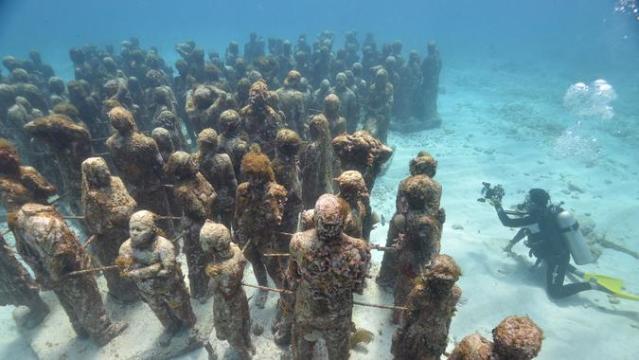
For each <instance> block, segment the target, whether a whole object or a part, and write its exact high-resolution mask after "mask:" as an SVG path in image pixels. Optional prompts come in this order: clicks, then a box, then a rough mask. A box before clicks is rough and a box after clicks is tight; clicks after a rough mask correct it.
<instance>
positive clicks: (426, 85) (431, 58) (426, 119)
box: [422, 41, 442, 128]
mask: <svg viewBox="0 0 639 360" xmlns="http://www.w3.org/2000/svg"><path fill="white" fill-rule="evenodd" d="M441 70H442V59H441V56H440V55H439V49H438V48H437V44H436V43H435V42H434V41H429V42H428V55H426V57H425V58H424V60H423V61H422V93H423V96H424V98H423V101H424V107H423V123H424V125H425V126H426V127H427V128H434V127H438V126H440V125H441V123H442V119H441V117H440V116H439V112H438V110H437V98H438V94H439V74H440V73H441Z"/></svg>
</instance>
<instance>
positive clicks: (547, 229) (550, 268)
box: [496, 206, 592, 299]
mask: <svg viewBox="0 0 639 360" xmlns="http://www.w3.org/2000/svg"><path fill="white" fill-rule="evenodd" d="M496 209H497V215H498V216H499V220H500V221H501V223H502V224H503V225H504V226H508V227H515V228H516V227H528V230H527V236H528V242H527V245H528V246H529V247H530V253H531V254H532V255H535V256H536V257H537V258H539V259H541V260H544V261H545V262H546V265H547V270H546V290H547V291H548V295H550V297H552V298H554V299H560V298H565V297H568V296H571V295H574V294H576V293H578V292H581V291H585V290H590V289H592V286H591V285H590V283H587V282H580V283H572V284H566V285H564V280H565V278H566V272H571V273H572V272H575V271H576V270H577V269H576V268H575V267H574V266H572V265H570V251H569V250H568V247H567V246H566V244H565V242H564V240H563V239H562V237H561V233H560V232H559V228H558V227H557V226H556V224H555V223H554V221H553V220H554V217H555V214H556V212H555V211H552V210H551V208H546V209H543V210H541V211H534V212H531V213H529V214H527V215H526V216H524V217H521V218H510V217H508V214H506V212H505V211H504V209H502V207H501V206H498V207H497V208H496ZM535 226H537V227H538V229H535ZM531 228H532V229H531ZM520 239H521V238H519V239H518V240H520ZM518 240H517V241H518Z"/></svg>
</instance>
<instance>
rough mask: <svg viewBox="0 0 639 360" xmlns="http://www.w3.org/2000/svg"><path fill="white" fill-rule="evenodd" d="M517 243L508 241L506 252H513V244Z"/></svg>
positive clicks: (505, 247)
mask: <svg viewBox="0 0 639 360" xmlns="http://www.w3.org/2000/svg"><path fill="white" fill-rule="evenodd" d="M514 245H515V244H513V243H508V245H506V246H504V252H506V253H508V254H513V246H514Z"/></svg>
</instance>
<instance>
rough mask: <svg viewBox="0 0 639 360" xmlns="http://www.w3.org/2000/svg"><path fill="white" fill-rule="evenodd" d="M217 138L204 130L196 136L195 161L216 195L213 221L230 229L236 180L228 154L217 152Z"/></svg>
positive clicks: (213, 133) (215, 134)
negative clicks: (217, 221)
mask: <svg viewBox="0 0 639 360" xmlns="http://www.w3.org/2000/svg"><path fill="white" fill-rule="evenodd" d="M218 138H219V136H218V134H217V132H215V130H213V129H204V130H202V131H201V132H200V133H199V134H198V136H197V147H198V149H197V154H196V161H197V165H198V169H199V171H200V173H201V174H202V175H204V177H205V178H206V180H207V181H208V182H209V183H210V184H211V185H212V186H213V188H214V189H215V192H216V193H217V206H216V213H215V214H214V219H213V220H219V221H220V222H222V223H223V224H224V225H226V226H227V227H229V228H230V227H231V224H232V223H233V212H234V211H235V190H236V189H237V178H236V176H235V169H233V161H232V160H231V157H230V156H229V154H227V153H225V152H218Z"/></svg>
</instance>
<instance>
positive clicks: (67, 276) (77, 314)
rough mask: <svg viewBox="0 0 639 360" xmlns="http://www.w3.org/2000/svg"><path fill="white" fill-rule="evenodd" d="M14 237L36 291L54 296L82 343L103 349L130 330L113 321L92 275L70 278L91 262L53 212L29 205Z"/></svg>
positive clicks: (60, 217) (43, 207)
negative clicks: (86, 341)
mask: <svg viewBox="0 0 639 360" xmlns="http://www.w3.org/2000/svg"><path fill="white" fill-rule="evenodd" d="M14 231H15V235H16V248H17V250H18V253H19V254H20V256H22V258H23V259H24V261H25V262H26V263H27V264H29V266H30V267H31V269H32V270H33V272H34V274H35V277H36V282H37V283H38V285H40V287H41V288H42V289H44V290H52V291H53V292H54V293H55V294H56V296H57V297H58V300H59V301H60V304H61V305H62V308H64V311H65V312H66V313H67V316H68V317H69V321H70V322H71V325H72V326H73V330H75V332H76V334H77V335H78V336H79V337H87V336H88V337H90V338H91V340H93V341H94V342H95V343H96V344H97V345H98V346H103V345H106V344H107V343H108V342H109V341H111V340H112V339H113V338H114V337H116V336H118V335H119V334H120V333H121V332H122V331H124V329H125V328H126V327H127V324H125V323H113V322H111V320H110V319H109V317H108V315H107V313H106V310H105V308H104V303H103V302H102V297H101V296H100V291H99V290H98V284H97V283H96V281H95V277H94V276H93V274H90V273H85V274H78V275H74V274H71V273H72V272H74V271H79V270H85V269H87V268H89V263H90V259H89V256H88V255H87V253H86V252H85V251H84V249H83V248H82V246H81V245H80V242H79V241H78V239H77V238H76V237H75V235H74V233H73V231H71V229H70V228H69V227H68V226H67V224H66V223H65V222H64V220H63V219H62V216H61V215H60V214H59V213H58V212H57V211H56V210H55V208H54V207H53V206H48V205H41V204H35V203H28V204H25V205H24V206H23V207H22V208H21V209H20V211H19V212H18V214H17V219H16V223H15V227H14Z"/></svg>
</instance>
